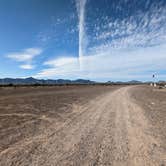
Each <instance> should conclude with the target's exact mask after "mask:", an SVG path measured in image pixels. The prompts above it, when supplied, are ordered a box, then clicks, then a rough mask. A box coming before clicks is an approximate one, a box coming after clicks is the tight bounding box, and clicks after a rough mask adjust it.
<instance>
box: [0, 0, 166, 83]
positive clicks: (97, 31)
mask: <svg viewBox="0 0 166 166" xmlns="http://www.w3.org/2000/svg"><path fill="white" fill-rule="evenodd" d="M0 20H1V22H0V77H1V78H4V77H14V78H16V77H30V76H33V77H35V78H44V79H48V78H52V79H59V78H64V79H77V78H84V79H91V80H98V81H107V80H124V81H126V80H132V79H138V80H151V77H152V74H156V76H157V78H156V79H158V80H166V1H165V0H118V1H117V0H102V1H101V0H47V1H45V0H12V1H11V0H0Z"/></svg>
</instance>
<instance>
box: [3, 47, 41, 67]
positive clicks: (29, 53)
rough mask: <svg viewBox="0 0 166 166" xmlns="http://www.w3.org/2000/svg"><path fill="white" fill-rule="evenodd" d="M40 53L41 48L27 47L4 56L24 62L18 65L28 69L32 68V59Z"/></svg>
mask: <svg viewBox="0 0 166 166" xmlns="http://www.w3.org/2000/svg"><path fill="white" fill-rule="evenodd" d="M41 53H42V49H41V48H27V49H25V50H23V51H20V52H13V53H9V54H7V55H6V57H7V58H9V59H12V60H14V61H17V62H21V63H24V64H22V65H20V66H19V67H20V68H22V69H27V70H30V69H33V68H34V65H32V61H33V59H34V58H35V57H36V56H38V55H40V54H41Z"/></svg>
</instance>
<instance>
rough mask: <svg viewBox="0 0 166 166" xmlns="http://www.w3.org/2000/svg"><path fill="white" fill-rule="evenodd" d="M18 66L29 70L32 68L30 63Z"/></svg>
mask: <svg viewBox="0 0 166 166" xmlns="http://www.w3.org/2000/svg"><path fill="white" fill-rule="evenodd" d="M20 68H22V69H27V70H30V69H33V68H34V66H33V65H31V64H25V65H20Z"/></svg>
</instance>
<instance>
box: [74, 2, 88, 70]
mask: <svg viewBox="0 0 166 166" xmlns="http://www.w3.org/2000/svg"><path fill="white" fill-rule="evenodd" d="M86 2H87V0H76V5H77V12H78V17H79V63H80V68H82V58H83V56H84V53H85V47H86V32H85V5H86Z"/></svg>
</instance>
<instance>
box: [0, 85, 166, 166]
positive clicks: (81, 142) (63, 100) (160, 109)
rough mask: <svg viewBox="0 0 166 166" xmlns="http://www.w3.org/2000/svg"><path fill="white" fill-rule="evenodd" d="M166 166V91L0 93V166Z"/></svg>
mask: <svg viewBox="0 0 166 166" xmlns="http://www.w3.org/2000/svg"><path fill="white" fill-rule="evenodd" d="M79 165H83V166H92V165H94V166H95V165H106V166H107V165H108V166H109V165H110V166H112V165H113V166H166V90H164V89H161V90H160V89H157V88H152V87H150V86H148V85H139V86H103V85H96V86H90V85H86V86H53V87H17V88H14V87H5V88H1V89H0V166H79Z"/></svg>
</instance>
